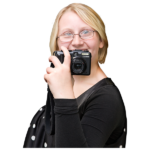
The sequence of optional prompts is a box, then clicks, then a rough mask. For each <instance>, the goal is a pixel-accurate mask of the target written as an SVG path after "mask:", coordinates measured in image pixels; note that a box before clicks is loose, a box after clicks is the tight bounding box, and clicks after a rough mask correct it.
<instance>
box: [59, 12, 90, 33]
mask: <svg viewBox="0 0 150 150" xmlns="http://www.w3.org/2000/svg"><path fill="white" fill-rule="evenodd" d="M58 28H59V31H63V30H65V29H73V30H79V28H80V29H81V28H89V29H92V28H91V27H90V26H89V25H88V24H86V23H85V22H84V21H83V20H82V19H81V18H80V17H79V16H78V15H77V14H76V13H75V12H73V11H67V12H65V13H64V14H63V15H62V17H61V18H60V20H59V24H58Z"/></svg>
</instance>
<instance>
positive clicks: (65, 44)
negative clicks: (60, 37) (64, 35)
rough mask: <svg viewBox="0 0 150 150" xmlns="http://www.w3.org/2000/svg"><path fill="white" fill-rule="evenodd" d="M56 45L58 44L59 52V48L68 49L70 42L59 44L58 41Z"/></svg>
mask: <svg viewBox="0 0 150 150" xmlns="http://www.w3.org/2000/svg"><path fill="white" fill-rule="evenodd" d="M57 44H58V48H59V50H61V46H64V47H66V48H67V49H68V48H69V45H70V42H59V41H58V42H57Z"/></svg>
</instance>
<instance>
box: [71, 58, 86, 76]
mask: <svg viewBox="0 0 150 150" xmlns="http://www.w3.org/2000/svg"><path fill="white" fill-rule="evenodd" d="M85 67H86V64H85V62H84V60H83V59H79V58H74V59H73V60H72V67H71V69H72V72H74V73H75V74H81V73H82V72H83V71H84V70H85Z"/></svg>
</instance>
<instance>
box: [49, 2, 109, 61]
mask: <svg viewBox="0 0 150 150" xmlns="http://www.w3.org/2000/svg"><path fill="white" fill-rule="evenodd" d="M66 11H74V12H76V13H77V15H78V16H79V17H80V18H81V19H82V20H83V21H84V22H85V23H86V24H88V25H89V26H90V27H92V28H93V29H95V30H96V31H97V32H98V34H99V36H100V39H101V40H102V41H103V42H104V46H103V48H99V51H98V61H99V63H101V64H102V63H104V62H105V59H106V55H107V48H108V40H107V36H106V33H105V25H104V23H103V21H102V19H101V18H100V16H99V15H98V14H97V13H96V12H95V11H94V10H93V9H92V8H91V7H89V6H87V5H85V4H81V3H72V4H70V5H68V6H66V7H64V8H63V9H61V10H60V12H59V13H58V15H57V17H56V19H55V22H54V25H53V28H52V32H51V36H50V42H49V46H50V51H51V54H53V52H54V51H56V50H58V45H57V40H56V38H57V36H58V23H59V20H60V18H61V16H62V15H63V14H64V13H65V12H66Z"/></svg>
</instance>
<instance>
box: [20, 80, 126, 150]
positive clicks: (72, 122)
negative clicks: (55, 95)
mask: <svg viewBox="0 0 150 150" xmlns="http://www.w3.org/2000/svg"><path fill="white" fill-rule="evenodd" d="M53 100H54V107H53V112H54V116H53V117H54V120H53V121H52V113H51V115H50V118H49V119H50V122H51V123H50V124H49V126H48V127H47V128H48V129H47V130H49V128H51V133H48V132H46V131H47V130H46V121H44V119H46V118H45V115H46V106H47V105H46V106H43V107H42V108H41V109H40V110H39V111H38V112H37V113H36V114H35V116H34V117H33V119H32V121H31V123H30V127H29V129H28V132H27V135H26V138H25V141H24V146H23V147H72V148H73V147H125V145H126V135H127V118H126V111H125V106H124V103H123V100H122V97H121V94H120V92H119V90H118V88H117V87H116V86H115V84H114V83H113V82H112V80H111V79H110V78H105V79H102V80H101V81H99V82H98V83H96V84H95V85H94V86H92V87H91V88H90V89H88V90H87V91H85V92H84V93H83V94H81V95H80V96H79V97H78V98H76V99H53ZM51 105H52V104H51ZM51 109H52V107H51ZM52 126H54V128H53V127H52ZM52 130H53V131H52Z"/></svg>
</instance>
